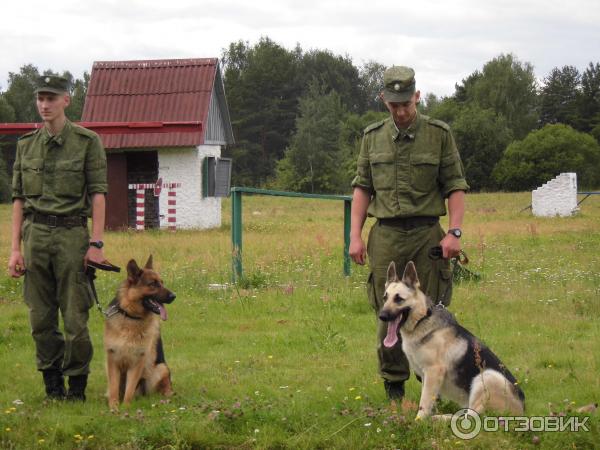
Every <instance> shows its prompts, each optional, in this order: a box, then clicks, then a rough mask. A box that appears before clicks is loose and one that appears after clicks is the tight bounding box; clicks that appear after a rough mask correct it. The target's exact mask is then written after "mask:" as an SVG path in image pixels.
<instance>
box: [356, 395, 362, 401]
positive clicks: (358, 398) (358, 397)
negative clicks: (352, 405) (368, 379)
mask: <svg viewBox="0 0 600 450" xmlns="http://www.w3.org/2000/svg"><path fill="white" fill-rule="evenodd" d="M360 399H362V397H361V396H360V395H357V396H356V397H354V400H360Z"/></svg>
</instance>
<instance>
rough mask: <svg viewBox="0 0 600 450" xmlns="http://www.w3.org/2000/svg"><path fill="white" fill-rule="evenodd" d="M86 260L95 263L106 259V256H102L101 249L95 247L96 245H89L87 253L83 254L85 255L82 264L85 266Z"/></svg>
mask: <svg viewBox="0 0 600 450" xmlns="http://www.w3.org/2000/svg"><path fill="white" fill-rule="evenodd" d="M88 261H93V262H96V263H103V262H105V261H106V258H105V257H104V252H103V251H102V249H101V248H96V247H92V246H91V245H90V248H88V251H87V253H86V254H85V257H84V258H83V264H84V265H85V266H86V267H87V263H88Z"/></svg>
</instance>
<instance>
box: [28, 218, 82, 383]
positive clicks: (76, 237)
mask: <svg viewBox="0 0 600 450" xmlns="http://www.w3.org/2000/svg"><path fill="white" fill-rule="evenodd" d="M22 236H23V256H24V258H25V266H26V273H25V282H24V297H25V303H26V304H27V306H28V307H29V320H30V324H31V334H32V336H33V340H34V342H35V347H36V364H37V368H38V370H42V371H43V370H49V369H50V370H60V371H61V372H62V373H63V374H64V375H66V376H76V375H85V374H88V373H89V365H90V362H91V360H92V355H93V348H92V341H91V339H90V335H89V332H88V327H87V322H88V317H89V309H90V307H91V306H92V305H93V300H92V297H91V295H90V291H89V285H88V280H87V277H86V275H85V272H84V266H83V259H84V256H85V254H86V252H87V250H88V248H89V233H88V230H87V228H86V227H83V226H75V227H72V228H66V227H51V226H48V225H45V224H40V223H33V222H32V221H31V219H30V218H26V219H25V221H24V223H23V228H22ZM59 311H60V315H61V316H62V320H63V325H64V335H63V333H61V331H60V328H59Z"/></svg>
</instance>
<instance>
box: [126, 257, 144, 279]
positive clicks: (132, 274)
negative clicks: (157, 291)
mask: <svg viewBox="0 0 600 450" xmlns="http://www.w3.org/2000/svg"><path fill="white" fill-rule="evenodd" d="M141 273H142V269H140V267H139V266H138V265H137V263H136V262H135V259H130V260H129V262H128V263H127V281H129V283H130V284H135V283H137V280H138V279H139V278H140V274H141Z"/></svg>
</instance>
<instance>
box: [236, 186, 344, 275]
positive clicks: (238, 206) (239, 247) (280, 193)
mask: <svg viewBox="0 0 600 450" xmlns="http://www.w3.org/2000/svg"><path fill="white" fill-rule="evenodd" d="M243 194H247V195H272V196H276V197H300V198H315V199H322V200H343V201H344V275H346V276H349V275H350V255H349V254H348V248H349V247H350V210H351V206H352V197H351V196H348V195H321V194H304V193H299V192H285V191H272V190H269V189H254V188H245V187H233V188H231V244H232V269H233V281H234V282H237V281H238V280H239V279H240V278H241V277H242V276H243V273H244V272H243V267H242V195H243Z"/></svg>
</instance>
